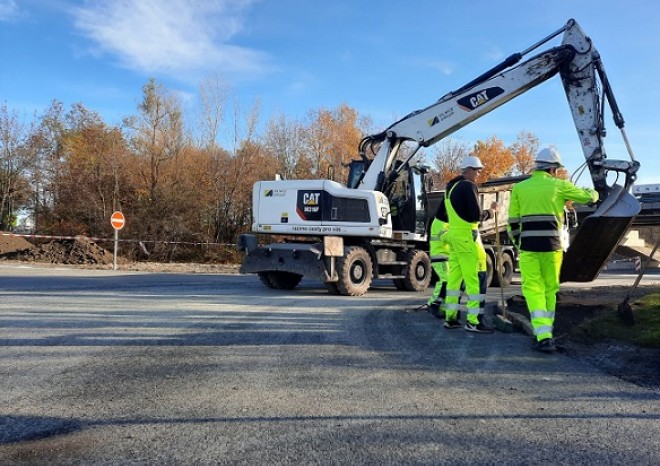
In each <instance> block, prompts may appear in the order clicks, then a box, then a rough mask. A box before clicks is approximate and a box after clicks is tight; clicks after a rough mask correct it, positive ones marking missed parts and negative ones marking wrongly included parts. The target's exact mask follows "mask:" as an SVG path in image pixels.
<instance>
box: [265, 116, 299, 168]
mask: <svg viewBox="0 0 660 466" xmlns="http://www.w3.org/2000/svg"><path fill="white" fill-rule="evenodd" d="M264 139H265V141H264V145H265V148H266V149H267V150H268V151H269V152H270V153H271V154H272V155H273V156H274V157H275V159H277V173H279V174H280V175H281V176H282V177H283V178H284V179H292V178H295V177H296V174H297V167H298V166H299V161H300V158H301V154H302V153H303V151H304V145H303V138H302V128H301V126H300V124H298V123H295V122H294V123H291V122H289V121H287V119H286V117H285V116H284V115H279V116H277V117H275V118H273V119H271V120H270V122H269V123H268V129H267V130H266V135H265V138H264Z"/></svg>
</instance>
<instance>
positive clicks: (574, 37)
mask: <svg viewBox="0 0 660 466" xmlns="http://www.w3.org/2000/svg"><path fill="white" fill-rule="evenodd" d="M561 33H563V40H562V43H561V45H558V46H556V47H553V48H550V49H548V50H546V51H544V52H541V53H538V54H537V55H535V56H532V57H531V58H529V59H527V60H526V61H524V62H520V61H521V60H522V58H523V57H524V56H525V55H527V54H529V53H530V52H532V51H533V50H535V49H537V48H538V47H540V46H541V45H543V44H545V43H546V42H548V41H549V40H551V39H553V38H554V37H556V36H558V35H560V34H561ZM556 75H559V76H560V77H561V80H562V84H563V87H564V91H565V93H566V98H567V101H568V106H569V108H570V111H571V115H572V117H573V121H574V123H575V128H576V130H577V133H578V137H579V140H580V144H581V146H582V151H583V154H584V157H585V160H586V164H587V167H588V170H589V173H590V175H591V179H592V182H593V185H594V188H595V189H596V191H598V193H599V196H600V204H599V208H598V209H597V210H596V211H595V212H594V214H593V215H591V216H590V217H589V218H588V219H586V220H585V221H584V222H583V224H582V225H581V227H580V228H579V229H578V231H577V234H576V235H575V236H574V238H573V242H572V245H571V247H570V248H569V250H568V251H567V254H566V258H565V264H566V265H565V266H564V268H563V270H562V275H561V277H562V281H591V280H593V279H594V278H595V277H596V276H597V275H598V273H599V272H600V270H601V268H602V267H603V265H604V264H605V262H606V261H607V259H608V257H609V256H610V254H611V253H612V251H613V250H614V249H615V248H616V246H617V244H618V243H619V241H620V240H621V238H623V236H624V235H625V233H626V231H627V229H628V227H629V226H630V224H631V223H632V219H633V218H634V217H635V216H636V215H637V214H638V213H639V211H640V205H639V202H637V200H636V199H635V198H634V197H633V196H632V195H631V194H630V193H629V189H630V187H631V185H632V183H633V182H634V180H635V179H636V173H637V170H638V169H639V163H638V162H637V161H636V160H635V159H634V156H633V154H632V150H631V149H630V145H629V143H628V140H627V137H626V135H625V132H624V130H623V126H624V120H623V116H622V115H621V112H620V111H619V108H618V106H617V103H616V100H615V99H614V93H613V92H612V89H611V87H610V84H609V80H608V79H607V75H606V73H605V69H604V67H603V64H602V62H601V59H600V55H599V53H598V51H597V50H596V48H595V47H594V45H593V43H592V42H591V39H590V38H589V37H588V36H586V35H585V34H584V32H583V31H582V29H581V28H580V26H579V25H578V24H577V22H576V21H575V20H573V19H571V20H569V21H568V22H567V23H566V25H565V26H563V27H562V28H561V29H559V30H558V31H556V32H554V33H553V34H550V35H549V36H547V37H546V38H544V39H543V40H541V41H539V42H537V43H536V44H534V45H533V46H531V47H529V48H528V49H526V50H525V51H523V52H520V53H516V54H513V55H511V56H510V57H509V58H507V59H506V60H505V61H503V62H502V63H500V64H498V65H497V66H495V67H494V68H492V69H491V70H489V71H487V72H486V73H483V74H482V75H480V76H479V77H477V78H475V79H474V80H472V81H471V82H469V83H468V84H466V85H464V86H463V87H461V88H460V89H458V90H456V91H453V92H450V93H448V94H447V95H445V96H443V97H442V98H441V99H439V100H438V101H437V102H436V103H434V104H433V105H430V106H429V107H426V108H424V109H421V110H417V111H415V112H412V113H410V114H409V115H406V116H405V117H403V118H402V119H400V120H399V121H397V122H395V123H393V124H392V125H391V126H390V127H389V128H387V130H385V131H384V132H382V133H379V134H377V135H374V136H370V137H367V138H365V140H363V143H362V144H361V148H364V147H368V146H370V145H371V146H372V147H373V146H376V144H379V146H378V147H379V148H378V151H377V153H376V155H375V157H374V158H373V160H370V161H369V163H368V166H369V168H368V170H367V171H366V172H365V174H364V176H363V177H362V180H361V183H360V184H359V185H358V187H359V188H361V189H371V190H376V191H383V192H387V189H388V180H390V179H393V177H392V176H390V175H391V174H392V171H393V170H395V166H396V170H401V165H400V164H399V165H396V164H394V163H393V162H394V160H396V159H397V158H399V157H400V156H399V149H400V147H401V146H402V143H403V142H404V141H413V142H415V143H416V144H417V145H418V148H419V147H427V146H430V145H432V144H435V143H436V142H438V141H439V140H441V139H443V138H445V137H447V136H448V135H450V134H452V133H453V132H455V131H457V130H459V129H460V128H462V127H464V126H466V125H468V124H469V123H471V122H472V121H474V120H476V119H478V118H480V117H481V116H483V115H485V114H487V113H489V112H491V111H493V110H495V109H496V108H498V107H499V106H501V105H504V104H505V103H507V102H509V101H510V100H512V99H514V98H515V97H517V96H519V95H520V94H522V93H524V92H526V91H528V90H529V89H532V88H533V87H535V86H537V85H539V84H541V83H542V82H544V81H546V80H548V79H550V78H552V77H553V76H556ZM601 89H602V91H601ZM605 101H607V103H608V104H609V107H610V109H611V111H612V114H613V117H614V122H615V124H616V126H617V127H618V128H619V129H620V130H621V132H622V134H623V137H624V141H625V143H626V148H627V149H628V153H629V156H630V159H631V160H630V161H626V160H610V159H608V158H607V154H606V151H605V145H604V137H605V125H604V122H603V110H604V103H605ZM414 152H415V151H413V153H414ZM363 157H364V155H363ZM409 159H410V156H408V160H409ZM612 173H613V174H615V175H616V177H615V178H616V179H615V181H617V180H618V179H619V175H621V176H622V177H623V181H622V184H616V183H613V184H612V185H609V184H608V175H609V174H612Z"/></svg>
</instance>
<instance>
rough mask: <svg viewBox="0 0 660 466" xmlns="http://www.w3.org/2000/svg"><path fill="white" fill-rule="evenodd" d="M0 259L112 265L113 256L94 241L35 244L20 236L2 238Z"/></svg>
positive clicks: (55, 241) (70, 240)
mask: <svg viewBox="0 0 660 466" xmlns="http://www.w3.org/2000/svg"><path fill="white" fill-rule="evenodd" d="M0 238H1V239H0V259H4V260H19V261H25V262H49V263H52V264H112V262H113V256H112V253H111V252H108V251H106V250H105V249H103V248H102V247H101V246H99V245H98V244H96V243H95V242H94V241H91V240H89V239H86V238H83V237H80V238H76V239H61V240H52V241H47V242H42V243H37V244H33V243H31V242H29V241H27V240H26V239H25V238H24V237H20V236H7V235H2V236H0Z"/></svg>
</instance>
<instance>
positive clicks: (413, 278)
mask: <svg viewBox="0 0 660 466" xmlns="http://www.w3.org/2000/svg"><path fill="white" fill-rule="evenodd" d="M405 260H406V265H405V269H404V275H405V277H404V278H402V279H400V280H401V281H399V282H398V283H394V286H396V287H397V289H404V290H407V291H425V290H426V289H427V288H428V287H429V283H431V274H432V273H433V268H432V267H431V259H429V255H428V254H426V252H424V251H422V250H421V249H413V250H412V251H409V252H408V253H407V254H406V259H405ZM402 285H403V288H400V286H402Z"/></svg>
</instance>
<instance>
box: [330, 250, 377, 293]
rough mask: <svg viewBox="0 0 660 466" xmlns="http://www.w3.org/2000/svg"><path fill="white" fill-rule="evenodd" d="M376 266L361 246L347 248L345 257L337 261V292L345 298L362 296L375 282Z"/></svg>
mask: <svg viewBox="0 0 660 466" xmlns="http://www.w3.org/2000/svg"><path fill="white" fill-rule="evenodd" d="M373 272H374V266H373V261H372V260H371V256H370V255H369V253H368V252H367V250H366V249H364V248H363V247H360V246H350V247H347V248H345V253H344V256H343V257H339V258H338V260H337V274H338V275H339V281H338V282H337V290H338V291H339V294H342V295H344V296H362V295H363V294H365V293H366V292H367V290H368V289H369V287H370V286H371V282H372V280H373Z"/></svg>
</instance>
